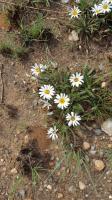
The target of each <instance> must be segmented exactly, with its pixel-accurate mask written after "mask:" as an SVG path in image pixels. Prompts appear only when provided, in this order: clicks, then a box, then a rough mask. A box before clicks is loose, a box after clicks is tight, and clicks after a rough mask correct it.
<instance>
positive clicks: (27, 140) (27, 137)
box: [24, 135, 29, 144]
mask: <svg viewBox="0 0 112 200" xmlns="http://www.w3.org/2000/svg"><path fill="white" fill-rule="evenodd" d="M28 142H29V136H28V135H25V137H24V143H25V144H27V143H28Z"/></svg>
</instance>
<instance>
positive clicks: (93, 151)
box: [90, 144, 96, 155]
mask: <svg viewBox="0 0 112 200" xmlns="http://www.w3.org/2000/svg"><path fill="white" fill-rule="evenodd" d="M95 148H96V145H95V144H94V145H92V146H91V149H90V154H91V155H95V154H96V150H95Z"/></svg>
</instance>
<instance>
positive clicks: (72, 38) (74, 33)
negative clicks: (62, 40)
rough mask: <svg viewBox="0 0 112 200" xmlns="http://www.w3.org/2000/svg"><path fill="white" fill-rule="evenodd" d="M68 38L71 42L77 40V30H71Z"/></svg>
mask: <svg viewBox="0 0 112 200" xmlns="http://www.w3.org/2000/svg"><path fill="white" fill-rule="evenodd" d="M68 39H69V40H70V41H73V42H76V41H78V40H79V37H78V34H77V32H76V31H75V30H73V31H72V32H71V33H70V35H69V36H68Z"/></svg>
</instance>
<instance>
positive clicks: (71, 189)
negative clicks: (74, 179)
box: [68, 185, 74, 193]
mask: <svg viewBox="0 0 112 200" xmlns="http://www.w3.org/2000/svg"><path fill="white" fill-rule="evenodd" d="M68 191H69V192H70V193H73V192H74V186H73V185H71V186H70V187H69V188H68Z"/></svg>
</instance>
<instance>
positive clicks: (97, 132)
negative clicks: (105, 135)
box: [94, 128, 102, 136]
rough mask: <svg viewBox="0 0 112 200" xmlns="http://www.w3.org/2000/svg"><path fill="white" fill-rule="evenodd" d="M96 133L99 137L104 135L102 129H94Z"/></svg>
mask: <svg viewBox="0 0 112 200" xmlns="http://www.w3.org/2000/svg"><path fill="white" fill-rule="evenodd" d="M94 132H95V134H96V135H98V136H99V135H101V134H102V131H101V129H100V128H96V129H94Z"/></svg>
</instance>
